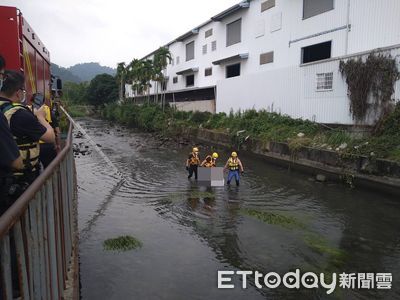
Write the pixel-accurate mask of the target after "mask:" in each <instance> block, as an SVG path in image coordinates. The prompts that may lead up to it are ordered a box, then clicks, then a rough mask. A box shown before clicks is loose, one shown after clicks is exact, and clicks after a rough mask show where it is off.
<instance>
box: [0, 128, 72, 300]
mask: <svg viewBox="0 0 400 300" xmlns="http://www.w3.org/2000/svg"><path fill="white" fill-rule="evenodd" d="M76 201H77V196H76V173H75V164H74V156H73V152H72V124H70V126H69V131H68V136H67V140H66V144H65V147H64V148H63V150H62V151H61V152H60V153H59V155H58V156H57V157H56V158H55V159H54V161H53V162H52V163H51V164H50V165H49V166H48V167H47V168H46V169H45V171H44V172H43V173H42V174H41V175H40V177H38V178H37V179H36V180H35V182H33V183H32V184H31V186H30V187H29V188H28V189H27V190H26V191H25V193H24V194H23V195H21V197H19V198H18V200H17V201H16V202H15V203H14V204H13V205H12V206H11V207H10V208H9V209H8V210H7V211H6V212H5V213H4V214H3V215H2V216H1V217H0V278H1V280H0V284H1V288H0V289H1V292H2V295H0V297H1V296H2V297H3V299H13V298H15V297H21V298H22V299H61V298H64V291H65V290H66V288H67V285H68V284H67V283H68V280H69V279H70V278H68V277H71V276H68V272H69V270H70V269H71V267H72V268H74V264H75V268H76V269H75V270H76V272H75V274H74V276H75V279H76V277H77V274H78V272H77V265H76V261H77V231H76V230H77V228H76V226H77V221H76ZM70 273H71V272H70ZM13 275H14V278H13ZM16 283H18V284H16ZM13 284H14V286H13ZM75 284H76V283H75ZM77 291H78V289H77V287H76V286H75V294H74V295H75V297H77V295H78V292H77ZM72 297H74V296H72Z"/></svg>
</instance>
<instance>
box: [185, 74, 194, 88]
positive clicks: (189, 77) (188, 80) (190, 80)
mask: <svg viewBox="0 0 400 300" xmlns="http://www.w3.org/2000/svg"><path fill="white" fill-rule="evenodd" d="M189 86H194V74H192V75H187V76H186V87H189Z"/></svg>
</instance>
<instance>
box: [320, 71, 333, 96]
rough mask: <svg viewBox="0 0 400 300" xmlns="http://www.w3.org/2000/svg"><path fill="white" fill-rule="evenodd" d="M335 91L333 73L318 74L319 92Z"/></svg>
mask: <svg viewBox="0 0 400 300" xmlns="http://www.w3.org/2000/svg"><path fill="white" fill-rule="evenodd" d="M332 89H333V72H330V73H319V74H317V92H323V91H331V90H332Z"/></svg>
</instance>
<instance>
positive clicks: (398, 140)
mask: <svg viewBox="0 0 400 300" xmlns="http://www.w3.org/2000/svg"><path fill="white" fill-rule="evenodd" d="M102 115H103V117H104V118H106V119H108V120H111V121H115V122H118V123H121V124H123V125H126V126H129V127H136V128H139V129H141V130H144V131H148V132H160V133H163V134H166V135H171V134H173V135H177V134H179V133H180V132H182V131H183V130H185V129H186V128H199V127H201V128H207V129H212V130H216V131H219V132H226V133H228V134H230V136H231V137H232V141H233V142H235V143H236V144H237V143H240V142H242V140H241V139H245V138H246V137H247V136H250V137H252V138H258V139H261V140H264V141H275V142H288V143H289V145H290V146H291V147H293V148H294V149H295V148H296V147H301V146H311V147H315V148H323V149H328V150H335V149H337V148H338V147H339V146H340V145H343V144H347V147H345V149H341V152H343V153H348V154H360V155H366V156H370V155H373V156H376V157H380V158H387V159H392V160H397V161H400V105H399V104H398V105H397V106H396V108H395V110H394V112H393V113H392V114H390V115H389V116H388V117H387V118H386V120H384V122H383V123H382V125H381V126H380V129H379V130H378V131H377V132H376V133H375V134H373V135H372V136H370V137H367V138H362V139H359V138H353V137H352V136H351V135H350V134H349V133H348V132H347V131H345V130H343V129H328V128H326V127H324V126H321V125H319V124H317V123H313V122H311V121H307V120H302V119H293V118H291V117H289V116H285V115H280V114H277V113H270V112H267V111H265V110H260V111H256V110H254V109H250V110H246V111H238V112H236V113H234V112H233V111H231V112H230V113H229V114H225V113H218V114H211V113H208V112H183V111H176V110H174V109H172V108H169V107H167V108H166V109H165V111H164V112H163V111H162V109H161V108H160V106H158V105H151V104H150V105H149V104H144V105H141V106H138V105H135V104H132V103H125V104H121V105H119V104H116V103H113V104H108V105H106V106H105V107H104V109H103V110H102ZM239 131H242V133H241V134H239V135H238V134H237V133H238V132H239ZM299 133H302V134H304V136H303V137H298V134H299Z"/></svg>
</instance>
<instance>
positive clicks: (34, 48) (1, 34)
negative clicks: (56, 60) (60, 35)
mask: <svg viewBox="0 0 400 300" xmlns="http://www.w3.org/2000/svg"><path fill="white" fill-rule="evenodd" d="M0 55H2V56H3V57H4V58H5V60H6V69H8V70H15V71H21V72H22V73H23V74H24V75H25V89H26V92H27V95H26V97H27V99H28V101H29V100H30V99H31V98H32V95H33V94H34V93H41V94H42V95H44V96H45V100H46V103H48V102H49V100H50V96H51V73H50V53H49V51H48V50H47V48H46V47H45V45H44V44H43V42H42V41H41V40H40V39H39V37H38V36H37V34H36V33H35V31H34V30H33V29H32V27H31V26H30V25H29V24H28V22H27V21H26V20H25V19H24V17H23V16H22V13H21V11H20V10H18V9H17V8H16V7H8V6H0Z"/></svg>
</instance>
